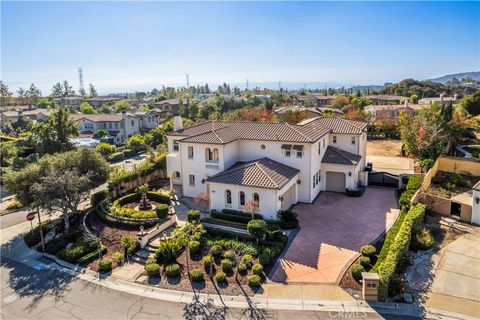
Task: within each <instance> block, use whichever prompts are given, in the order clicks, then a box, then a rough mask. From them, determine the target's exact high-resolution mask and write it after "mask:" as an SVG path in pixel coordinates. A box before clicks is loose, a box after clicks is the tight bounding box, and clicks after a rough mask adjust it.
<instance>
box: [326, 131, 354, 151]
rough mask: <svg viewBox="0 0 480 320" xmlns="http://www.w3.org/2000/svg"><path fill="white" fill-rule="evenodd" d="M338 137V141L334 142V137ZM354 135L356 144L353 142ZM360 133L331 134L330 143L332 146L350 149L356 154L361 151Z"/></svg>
mask: <svg viewBox="0 0 480 320" xmlns="http://www.w3.org/2000/svg"><path fill="white" fill-rule="evenodd" d="M334 136H336V137H337V143H333V137H334ZM352 137H355V144H352ZM359 137H360V136H359V135H354V134H336V133H335V134H334V133H332V134H329V144H330V145H331V146H332V147H335V148H336V147H338V148H340V149H342V150H345V151H348V152H350V153H354V154H360V152H359V140H360V139H359Z"/></svg>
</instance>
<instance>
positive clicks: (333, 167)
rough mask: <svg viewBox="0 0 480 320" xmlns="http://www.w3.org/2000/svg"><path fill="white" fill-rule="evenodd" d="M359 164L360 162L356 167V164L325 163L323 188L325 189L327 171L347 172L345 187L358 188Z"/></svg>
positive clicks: (323, 167)
mask: <svg viewBox="0 0 480 320" xmlns="http://www.w3.org/2000/svg"><path fill="white" fill-rule="evenodd" d="M359 166H360V164H358V165H357V166H356V167H354V166H346V165H339V164H330V163H324V164H323V166H322V190H325V183H326V173H327V171H329V172H342V173H345V179H346V180H345V188H349V189H353V188H356V187H357V184H358V171H359ZM350 172H351V175H349V173H350Z"/></svg>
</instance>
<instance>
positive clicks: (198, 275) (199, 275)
mask: <svg viewBox="0 0 480 320" xmlns="http://www.w3.org/2000/svg"><path fill="white" fill-rule="evenodd" d="M190 278H191V279H192V281H194V282H202V281H204V280H205V278H204V276H203V271H202V270H201V269H193V270H191V271H190Z"/></svg>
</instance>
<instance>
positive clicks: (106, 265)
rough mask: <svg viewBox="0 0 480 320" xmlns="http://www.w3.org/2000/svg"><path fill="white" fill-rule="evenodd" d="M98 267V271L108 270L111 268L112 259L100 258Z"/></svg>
mask: <svg viewBox="0 0 480 320" xmlns="http://www.w3.org/2000/svg"><path fill="white" fill-rule="evenodd" d="M98 268H99V270H100V271H110V270H112V260H110V259H102V260H100V262H99V263H98Z"/></svg>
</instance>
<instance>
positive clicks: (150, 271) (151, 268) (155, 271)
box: [145, 263, 160, 277]
mask: <svg viewBox="0 0 480 320" xmlns="http://www.w3.org/2000/svg"><path fill="white" fill-rule="evenodd" d="M145 270H146V271H147V275H148V276H149V277H158V276H160V265H159V264H158V263H149V264H147V265H145Z"/></svg>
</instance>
